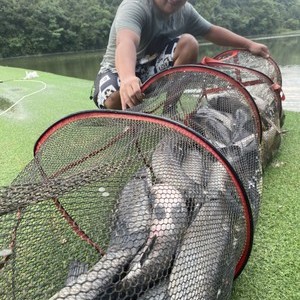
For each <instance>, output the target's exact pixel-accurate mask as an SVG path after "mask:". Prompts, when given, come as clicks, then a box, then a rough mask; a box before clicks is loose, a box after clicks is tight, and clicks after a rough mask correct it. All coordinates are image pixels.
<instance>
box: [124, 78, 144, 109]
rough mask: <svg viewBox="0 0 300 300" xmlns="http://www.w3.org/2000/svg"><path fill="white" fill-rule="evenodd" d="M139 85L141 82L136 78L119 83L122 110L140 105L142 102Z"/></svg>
mask: <svg viewBox="0 0 300 300" xmlns="http://www.w3.org/2000/svg"><path fill="white" fill-rule="evenodd" d="M141 84H142V83H141V80H140V79H139V78H138V77H136V76H133V77H130V78H126V79H125V80H123V81H121V85H120V96H121V104H122V109H123V110H124V109H126V108H128V107H129V108H130V107H133V106H135V105H137V104H139V103H141V101H142V100H143V94H142V92H141Z"/></svg>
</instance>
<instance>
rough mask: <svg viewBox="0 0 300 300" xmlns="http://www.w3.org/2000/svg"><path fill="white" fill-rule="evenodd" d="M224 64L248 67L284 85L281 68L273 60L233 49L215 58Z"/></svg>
mask: <svg viewBox="0 0 300 300" xmlns="http://www.w3.org/2000/svg"><path fill="white" fill-rule="evenodd" d="M214 58H215V59H217V60H221V61H222V62H225V63H229V64H235V65H239V66H244V67H248V68H251V69H254V70H257V71H260V72H261V73H263V74H265V75H266V76H268V77H269V78H270V79H271V80H272V81H273V82H274V83H276V84H279V85H280V86H281V85H282V76H281V71H280V68H279V66H278V65H277V63H276V61H275V60H274V59H273V58H272V57H269V58H267V59H266V58H264V57H262V56H257V55H254V54H252V53H251V52H249V51H248V50H244V49H231V50H227V51H224V52H222V53H219V54H217V55H215V56H214Z"/></svg>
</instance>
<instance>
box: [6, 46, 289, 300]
mask: <svg viewBox="0 0 300 300" xmlns="http://www.w3.org/2000/svg"><path fill="white" fill-rule="evenodd" d="M234 51H235V52H232V53H231V57H234V59H235V63H237V61H236V60H237V58H239V60H240V61H239V62H241V61H242V59H241V58H244V57H246V56H247V55H248V58H247V59H248V61H249V54H247V55H246V54H245V52H243V51H238V50H234ZM229 56H230V55H229ZM250 56H251V55H250ZM253 60H255V59H252V66H251V67H253V66H254V65H255V63H253ZM263 63H264V64H262V65H263V66H265V65H268V66H269V60H268V63H266V62H265V61H264V60H263ZM207 64H208V65H209V66H204V65H200V64H198V65H188V66H180V67H173V68H171V69H169V70H166V71H163V72H161V73H159V74H157V75H155V76H154V77H152V78H150V79H149V80H148V81H147V82H145V83H144V85H143V86H142V91H143V92H144V94H145V99H144V101H143V103H141V104H140V105H138V106H136V107H134V108H132V109H131V110H128V111H126V112H120V111H119V112H118V111H109V110H103V111H87V112H80V113H77V114H74V115H71V116H68V117H66V118H64V119H62V120H59V121H58V122H56V123H55V124H53V125H52V126H51V127H50V128H48V129H47V130H46V131H45V132H44V133H43V134H42V135H41V137H40V138H39V139H38V141H37V143H36V145H35V148H34V153H35V157H34V159H33V160H32V161H31V162H30V163H29V164H28V165H27V166H26V168H25V169H24V170H23V171H22V172H21V173H20V174H19V176H18V177H17V178H16V179H15V180H14V181H13V182H12V184H11V185H10V186H7V187H2V188H0V226H1V235H0V285H1V289H0V299H1V300H2V299H5V300H6V299H7V300H10V299H28V300H29V299H52V300H54V299H68V300H73V299H76V300H83V299H85V300H87V299H90V300H91V299H95V300H96V299H107V300H108V299H116V300H117V299H120V300H121V299H123V300H125V299H128V300H129V299H143V300H145V299H161V300H169V299H170V300H175V299H178V300H179V299H180V300H181V299H205V300H206V299H207V300H208V299H212V300H213V299H222V300H223V299H224V300H226V299H229V298H230V295H231V290H232V284H233V280H234V278H236V277H237V276H238V275H239V274H240V273H241V271H242V270H243V268H244V266H245V265H246V263H247V260H248V257H249V255H250V252H251V246H252V239H253V230H254V228H255V225H256V222H257V219H258V215H259V207H260V201H261V200H260V199H261V190H262V174H263V169H264V167H265V166H266V165H267V164H268V163H269V162H270V160H271V159H272V157H273V156H274V153H276V151H277V149H278V147H279V145H280V141H281V140H280V132H281V131H280V128H281V126H282V124H283V121H284V118H283V116H284V114H283V112H282V107H281V99H280V95H279V94H278V92H277V91H276V90H275V89H274V85H273V83H274V82H273V81H272V80H271V79H270V78H269V77H268V76H267V75H265V74H263V73H261V72H258V71H256V70H254V69H255V68H254V67H253V70H252V69H249V68H247V67H243V66H242V63H241V66H237V65H236V66H234V65H233V64H231V62H230V64H228V63H227V62H212V61H211V62H209V63H208V62H207ZM256 64H257V63H256ZM273 65H274V64H273ZM267 69H270V67H268V68H267Z"/></svg>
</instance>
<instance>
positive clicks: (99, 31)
mask: <svg viewBox="0 0 300 300" xmlns="http://www.w3.org/2000/svg"><path fill="white" fill-rule="evenodd" d="M121 2H122V0H81V1H78V0H52V1H48V0H36V1H29V0H0V20H1V23H0V24H1V26H0V36H1V38H0V49H1V52H0V58H1V57H3V58H5V57H16V56H23V55H36V54H46V53H58V52H78V51H87V50H96V49H103V48H105V47H106V44H107V39H108V35H109V30H110V26H111V23H112V21H113V17H114V14H115V12H116V9H117V7H118V5H119V4H120V3H121ZM190 2H191V3H193V4H194V6H195V8H196V9H197V10H198V11H199V12H200V13H201V14H202V15H203V16H204V17H205V18H207V19H208V20H209V21H210V22H212V23H214V24H217V25H220V26H224V27H226V28H229V29H231V30H232V31H234V32H236V33H239V34H241V35H244V36H249V35H259V34H274V33H279V32H284V31H291V30H299V29H300V0H210V1H203V0H190Z"/></svg>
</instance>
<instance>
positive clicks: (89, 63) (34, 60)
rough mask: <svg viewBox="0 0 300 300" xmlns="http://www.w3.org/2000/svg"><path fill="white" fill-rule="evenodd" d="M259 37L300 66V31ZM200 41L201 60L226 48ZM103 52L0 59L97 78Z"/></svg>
mask: <svg viewBox="0 0 300 300" xmlns="http://www.w3.org/2000/svg"><path fill="white" fill-rule="evenodd" d="M257 40H259V42H261V43H265V44H266V45H268V47H269V48H270V51H271V54H272V57H273V58H274V59H275V61H276V62H277V63H278V64H279V65H280V66H286V65H300V34H298V36H283V37H278V36H277V37H269V38H257ZM201 42H203V41H201V40H200V53H199V57H200V59H201V58H202V57H203V56H210V57H212V56H215V55H216V54H218V53H220V52H222V51H224V50H226V48H224V47H223V48H222V47H218V46H215V45H211V44H203V43H201ZM103 53H104V52H103V50H99V51H95V52H87V53H76V54H59V55H44V56H36V57H23V58H14V59H2V60H1V59H0V65H6V66H11V67H20V68H24V69H30V70H40V71H45V72H50V73H54V74H59V75H65V76H70V77H77V78H82V79H87V80H94V78H95V76H96V74H97V72H98V70H99V63H100V60H101V58H102V55H103Z"/></svg>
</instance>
